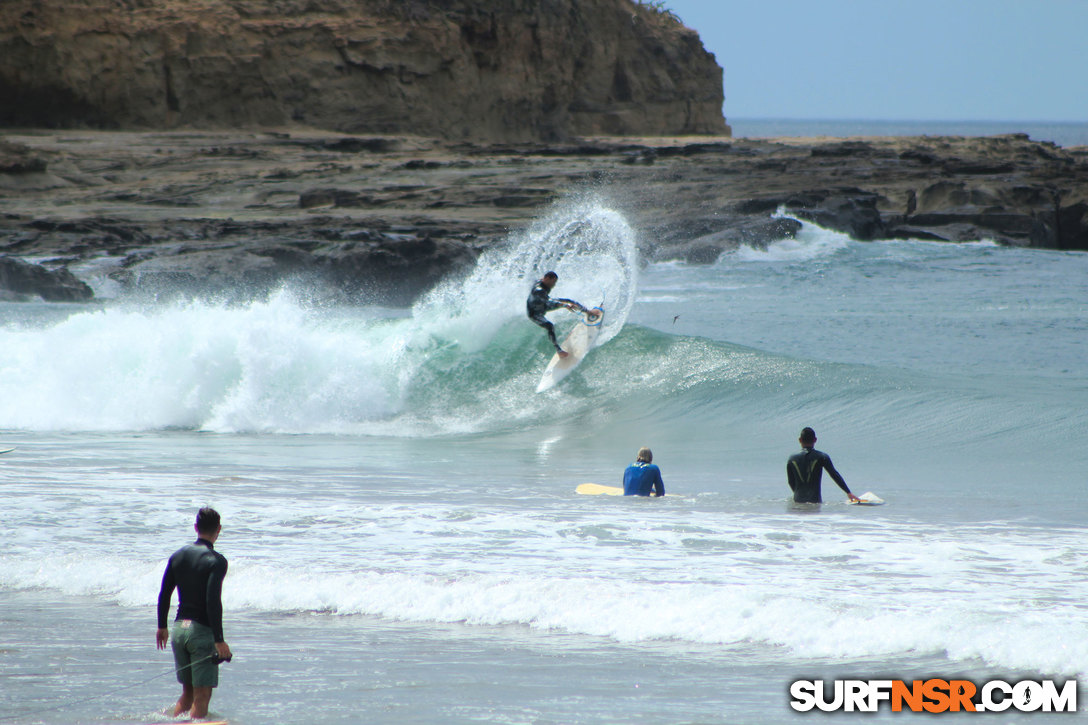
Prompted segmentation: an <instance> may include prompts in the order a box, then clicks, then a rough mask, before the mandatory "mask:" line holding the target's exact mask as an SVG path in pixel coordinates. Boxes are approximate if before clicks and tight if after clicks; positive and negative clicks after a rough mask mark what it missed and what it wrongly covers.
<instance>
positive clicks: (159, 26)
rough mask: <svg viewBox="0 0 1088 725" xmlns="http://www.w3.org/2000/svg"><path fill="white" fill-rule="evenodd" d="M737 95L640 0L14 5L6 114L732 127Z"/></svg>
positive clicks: (720, 130) (165, 123)
mask: <svg viewBox="0 0 1088 725" xmlns="http://www.w3.org/2000/svg"><path fill="white" fill-rule="evenodd" d="M722 101H723V91H722V69H721V68H720V67H719V66H718V65H717V63H716V62H715V60H714V56H713V55H712V54H711V53H708V52H707V51H706V50H705V49H704V48H703V45H702V43H701V41H700V40H699V37H698V35H697V34H696V33H695V32H694V31H693V30H690V29H688V28H685V27H684V26H683V25H682V24H681V23H679V22H678V21H677V20H676V18H675V17H674V16H672V14H671V13H669V12H667V11H666V12H662V11H660V10H657V9H655V8H654V7H652V6H650V5H643V4H640V3H635V2H632V1H631V0H536V1H535V2H527V1H526V0H516V1H511V0H4V2H3V3H0V126H7V127H14V126H26V127H49V128H70V127H85V128H107V129H108V128H129V129H141V128H142V129H173V128H179V127H197V128H239V127H272V126H285V125H290V124H302V125H306V126H311V127H314V128H321V129H328V130H335V131H340V132H346V133H378V134H408V135H419V136H429V137H438V138H446V139H469V140H484V141H492V142H494V141H502V142H512V141H553V140H558V139H564V138H569V137H572V136H585V135H599V134H608V135H629V134H637V135H674V134H715V135H722V134H727V133H728V127H727V126H726V125H725V121H724V119H723V117H722Z"/></svg>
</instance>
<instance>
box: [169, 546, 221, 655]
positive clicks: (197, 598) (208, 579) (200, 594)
mask: <svg viewBox="0 0 1088 725" xmlns="http://www.w3.org/2000/svg"><path fill="white" fill-rule="evenodd" d="M226 576H227V558H226V557H225V556H223V555H222V554H220V553H219V552H218V551H216V550H215V549H213V548H212V542H210V541H208V540H207V539H197V540H196V541H195V542H193V543H192V544H188V545H186V546H183V547H181V548H180V549H178V550H177V551H175V552H174V554H173V555H172V556H171V557H170V561H168V562H167V563H166V571H165V572H164V573H163V575H162V587H160V589H159V629H166V618H167V617H168V616H169V614H170V597H171V596H172V595H173V593H174V588H175V587H177V590H178V614H177V617H175V619H177V620H182V619H191V620H193V621H194V622H200V623H201V624H203V625H205V626H206V627H210V628H211V630H212V634H214V635H215V641H216V642H222V641H224V640H223V601H222V592H223V579H224V578H225V577H226Z"/></svg>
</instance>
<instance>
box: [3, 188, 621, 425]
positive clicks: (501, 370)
mask: <svg viewBox="0 0 1088 725" xmlns="http://www.w3.org/2000/svg"><path fill="white" fill-rule="evenodd" d="M547 269H554V270H557V271H558V272H559V273H560V275H561V285H562V288H561V289H560V290H558V291H557V292H561V293H562V295H561V296H568V297H577V298H581V300H582V301H583V302H585V304H587V305H589V306H593V305H597V304H600V303H602V302H603V303H604V304H605V305H606V306H607V309H608V311H609V314H608V316H607V317H606V322H605V324H604V326H603V328H602V332H601V336H600V338H599V344H604V343H605V342H607V341H608V340H610V339H611V338H613V337H614V336H615V335H617V334H618V333H619V331H620V330H621V329H622V328H623V324H624V322H625V320H626V318H627V315H628V313H629V312H630V309H631V306H632V305H633V304H634V299H635V292H636V290H635V288H636V286H637V269H638V252H637V245H636V237H635V233H634V230H633V229H632V228H631V227H630V226H629V225H628V224H627V222H626V221H625V219H624V218H623V216H622V215H621V214H620V213H618V212H616V211H615V210H613V209H610V208H609V207H608V206H607V205H606V204H605V203H604V202H603V201H601V200H600V199H596V198H593V197H583V198H578V199H574V200H570V201H567V202H565V203H563V204H559V205H557V206H556V207H555V208H554V209H553V210H552V212H551V213H550V214H549V215H548V216H546V217H545V218H543V219H542V220H541V221H539V222H538V223H537V224H535V225H533V226H532V227H530V228H529V229H528V230H526V231H524V232H521V233H518V234H514V235H512V236H511V238H510V239H509V240H508V243H507V244H505V245H503V247H502V248H501V249H495V250H492V251H489V252H487V253H485V254H484V255H482V256H481V258H480V260H479V262H478V264H477V266H476V268H475V270H474V271H473V272H472V273H471V274H470V275H469V276H468V277H467V278H465V279H458V280H450V281H447V282H446V283H444V284H442V285H440V286H439V287H438V288H436V289H435V290H433V291H432V292H431V293H429V294H428V295H426V296H425V297H424V298H423V299H422V300H420V301H419V302H418V303H417V304H416V305H415V306H414V307H413V308H412V309H411V310H408V311H393V312H391V311H389V310H382V309H379V308H337V309H330V308H323V307H314V306H311V305H308V304H306V303H305V302H303V301H302V300H301V299H300V298H299V297H297V296H296V295H294V294H293V293H292V291H291V290H290V289H284V290H281V291H280V292H279V293H277V294H275V295H273V296H272V297H271V298H270V299H269V300H267V301H258V302H251V303H248V304H240V305H232V304H224V303H218V302H213V301H200V300H198V301H191V302H185V301H174V302H169V303H165V304H162V305H158V306H143V305H135V304H126V303H125V302H124V301H119V302H116V303H114V304H111V305H110V306H108V307H106V308H103V309H98V310H93V311H86V310H75V311H73V312H72V313H71V314H70V315H69V316H67V317H66V318H64V319H62V320H60V321H59V322H54V323H50V324H45V325H27V324H22V325H15V324H8V325H6V326H0V428H8V429H13V430H41V431H47V430H85V431H125V430H127V431H141V430H161V429H187V430H208V431H216V432H249V431H261V432H284V433H348V434H353V433H354V434H367V433H382V434H388V433H392V434H398V431H399V432H401V433H405V434H409V435H417V434H426V433H427V432H432V433H433V432H443V431H445V432H456V431H464V430H479V429H480V426H477V425H474V424H473V423H472V421H471V420H470V419H469V417H467V416H465V415H460V414H458V412H457V411H456V410H455V408H456V407H457V406H459V405H463V404H465V402H466V400H468V399H471V398H472V396H477V397H480V396H488V395H491V394H492V393H493V391H494V389H495V388H507V389H510V388H512V387H513V386H514V385H515V383H516V386H517V388H518V389H520V388H521V386H522V385H525V386H528V384H529V383H528V381H527V380H523V379H522V378H523V377H525V376H527V375H529V371H530V369H531V364H530V363H531V361H532V362H535V355H536V350H537V349H538V348H541V347H542V345H540V342H541V339H542V334H541V331H540V330H539V328H537V327H535V326H533V325H531V324H530V323H528V322H527V321H526V320H525V298H526V297H527V295H528V292H529V288H530V287H531V286H532V284H533V282H534V281H535V280H536V279H537V278H538V277H539V276H540V275H541V274H543V272H544V271H546V270H547ZM564 315H566V313H565V312H564V313H556V315H555V316H556V321H557V323H558V324H559V325H560V326H561V327H562V326H565V325H568V324H570V320H572V319H573V318H570V316H569V315H566V316H565V317H564ZM530 350H532V351H533V352H530ZM466 371H468V372H470V373H475V374H476V379H475V387H473V388H472V389H471V390H466V389H465V385H464V383H465V376H464V375H463V373H465V372H466ZM496 375H497V376H498V377H497V378H496V377H495V376H496ZM468 377H469V379H470V380H471V379H472V375H469V376H468ZM440 388H451V389H452V392H451V393H450V394H448V395H447V397H446V402H445V407H443V405H441V404H436V396H437V395H441V393H436V394H435V395H429V394H428V391H437V390H439V389H440ZM458 390H460V391H461V392H460V393H458ZM506 397H509V396H506ZM519 401H520V402H521V403H523V404H526V405H530V407H531V403H529V402H528V401H527V400H526V399H524V398H522V397H519ZM421 405H422V406H423V409H421V408H420V407H419V406H421ZM496 412H499V411H496ZM398 418H399V419H400V420H401V421H402V422H403V425H399V424H397V423H396V421H397V420H398ZM489 419H490V420H493V418H489ZM391 422H393V425H390V423H391Z"/></svg>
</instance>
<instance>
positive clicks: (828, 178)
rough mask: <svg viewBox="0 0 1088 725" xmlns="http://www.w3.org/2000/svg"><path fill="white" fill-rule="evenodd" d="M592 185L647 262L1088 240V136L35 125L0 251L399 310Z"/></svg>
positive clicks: (169, 284) (172, 281) (201, 284)
mask: <svg viewBox="0 0 1088 725" xmlns="http://www.w3.org/2000/svg"><path fill="white" fill-rule="evenodd" d="M4 159H14V160H15V161H12V162H10V163H8V162H5V161H4ZM1007 168H1011V169H1012V171H1007V172H1005V171H1002V172H1000V173H998V172H996V171H995V170H996V169H1007ZM586 193H588V194H594V195H596V196H598V197H600V198H601V199H603V200H604V203H605V204H606V205H608V206H610V207H611V208H614V209H616V210H617V211H619V212H621V213H623V214H624V216H625V217H626V219H627V220H628V222H630V224H631V225H632V226H633V227H634V228H635V229H636V230H637V231H638V233H639V236H640V247H641V252H642V256H643V258H645V259H648V260H669V259H683V260H687V261H689V262H692V263H709V262H713V261H715V260H716V259H717V258H718V257H719V256H720V255H721V253H722V252H723V251H725V250H730V249H735V248H736V247H737V246H739V245H749V246H754V247H760V246H765V245H767V244H770V243H772V242H775V241H778V240H782V239H787V238H790V237H792V236H793V235H795V234H796V233H797V231H798V230H799V229H800V226H801V222H799V221H798V220H803V221H811V222H814V223H817V224H819V225H821V226H824V227H827V228H831V229H835V230H838V231H842V232H845V233H847V234H850V235H851V236H852V237H854V238H856V239H860V240H869V239H872V240H877V239H897V238H921V239H931V240H936V241H949V242H956V241H975V240H980V239H989V240H993V241H995V242H998V243H1000V244H1006V245H1017V246H1024V247H1046V248H1053V249H1066V250H1083V251H1088V149H1085V148H1075V149H1061V148H1058V147H1055V146H1053V145H1052V144H1047V143H1038V142H1034V141H1031V140H1030V139H1028V138H1027V137H1021V136H1002V137H992V138H923V139H918V138H898V139H897V138H885V139H866V140H865V141H863V142H861V141H845V142H841V143H833V142H827V141H815V142H814V141H801V140H795V139H780V140H778V141H756V140H745V139H732V140H715V141H704V142H697V143H696V142H692V140H691V139H690V138H658V139H653V140H646V139H640V140H638V142H635V140H634V139H630V138H595V139H592V140H589V141H585V142H575V141H571V142H563V143H557V144H502V145H472V144H464V143H447V142H440V141H435V140H425V139H419V138H411V137H400V138H387V137H371V136H366V137H355V136H338V135H331V134H319V133H314V132H310V133H309V134H285V133H265V134H253V133H248V132H229V133H228V132H220V133H211V132H195V131H189V132H179V133H158V132H152V133H113V132H93V131H83V132H74V131H66V132H64V133H56V134H48V133H44V132H40V131H38V132H34V133H30V134H26V135H23V136H14V135H9V138H8V139H7V142H6V145H5V146H3V147H0V254H4V255H7V256H8V257H11V258H13V257H23V258H28V259H31V260H36V259H48V260H50V262H49V264H48V266H49V268H50V270H55V269H60V268H63V267H66V266H67V267H71V269H72V270H73V271H74V272H76V273H78V274H81V275H87V274H93V275H94V276H95V278H96V279H98V280H102V279H103V277H108V278H109V279H110V280H112V282H114V283H116V284H118V285H119V286H120V287H121V289H122V290H123V291H124V293H125V294H135V295H154V296H157V297H161V296H163V295H213V296H216V297H219V298H228V299H233V300H245V299H250V298H258V297H261V296H263V295H266V294H268V293H269V291H271V290H274V289H277V288H278V287H279V286H281V285H283V284H284V283H285V282H290V283H292V285H293V286H294V287H295V288H296V289H302V290H308V291H309V292H310V293H311V294H312V295H313V296H314V297H315V298H316V299H320V300H334V301H345V302H364V303H385V304H393V305H403V304H407V303H409V302H411V301H413V300H414V299H416V298H417V297H418V295H420V294H421V293H422V292H423V291H425V290H427V289H428V288H430V287H431V286H432V285H433V284H434V283H436V282H437V281H438V280H439V279H441V278H442V277H444V276H446V275H450V274H457V273H459V272H461V271H464V270H466V269H468V268H469V267H471V265H472V264H473V262H474V260H475V259H476V258H477V256H478V254H479V253H480V251H481V250H483V249H486V248H488V247H490V246H493V245H496V244H501V243H502V242H503V240H504V239H505V238H506V237H507V235H508V233H509V232H510V231H511V230H515V229H519V228H524V227H525V226H528V225H529V224H531V223H532V222H533V221H535V220H538V219H540V218H541V217H542V216H544V215H545V214H547V213H548V208H549V205H550V204H552V203H553V202H556V201H561V200H563V199H564V198H566V197H568V196H570V195H572V194H574V195H581V194H586ZM780 210H781V212H782V213H778V212H779V211H780ZM20 270H21V272H22V273H23V276H24V278H25V277H26V269H25V268H20ZM88 270H93V272H88ZM42 271H43V272H44V271H48V270H44V269H43V270H42ZM87 278H88V279H90V277H87ZM12 279H13V278H12ZM54 281H55V280H44V281H43V284H46V283H48V284H49V285H52V284H53V283H54ZM7 284H8V285H9V287H8V289H14V288H13V287H11V285H12V284H14V283H12V282H8V283H7ZM19 284H23V285H24V286H22V287H18V289H19V290H21V291H20V292H18V294H19V295H25V294H33V293H34V292H33V291H27V290H28V289H29V288H28V287H27V286H25V284H26V283H19ZM2 285H3V280H2V279H0V286H2ZM12 294H15V293H12ZM40 294H41V295H42V296H43V297H47V298H49V299H58V298H60V299H79V297H51V296H50V295H54V294H59V293H54V292H52V291H47V290H46V288H45V287H43V288H42V291H41V292H40ZM75 294H85V292H83V293H75Z"/></svg>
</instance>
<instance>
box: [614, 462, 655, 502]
mask: <svg viewBox="0 0 1088 725" xmlns="http://www.w3.org/2000/svg"><path fill="white" fill-rule="evenodd" d="M650 491H656V492H657V495H658V496H664V495H665V482H664V481H662V480H661V469H660V468H658V467H657V466H655V465H654V464H652V463H646V462H645V461H635V462H634V463H632V464H631V465H630V466H628V467H627V470H625V471H624V472H623V495H624V496H649V495H650Z"/></svg>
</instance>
